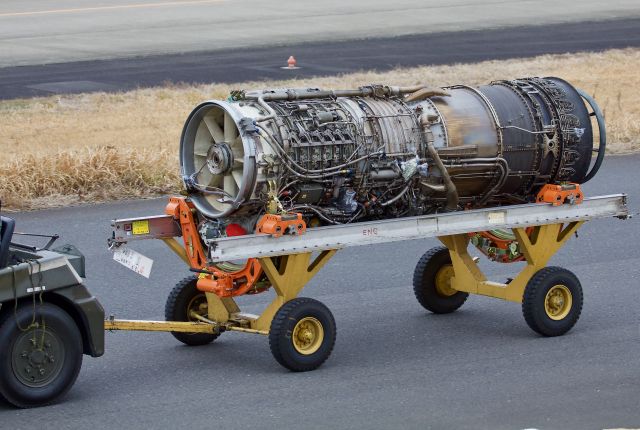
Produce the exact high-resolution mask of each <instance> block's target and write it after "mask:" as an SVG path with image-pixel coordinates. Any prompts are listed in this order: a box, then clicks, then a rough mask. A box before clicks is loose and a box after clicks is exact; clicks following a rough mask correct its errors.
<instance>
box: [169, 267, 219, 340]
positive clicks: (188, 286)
mask: <svg viewBox="0 0 640 430" xmlns="http://www.w3.org/2000/svg"><path fill="white" fill-rule="evenodd" d="M197 283H198V278H197V277H196V276H189V277H188V278H184V279H183V280H182V281H180V282H178V283H177V284H176V286H175V287H173V290H171V293H170V294H169V297H168V298H167V303H166V305H165V308H164V316H165V319H166V320H167V321H197V319H195V318H193V317H192V316H191V311H195V312H196V313H197V314H199V315H201V316H205V317H206V316H207V312H208V309H207V308H208V306H207V296H206V295H205V293H203V292H202V291H200V290H198V288H197V287H196V284H197ZM171 334H172V335H173V337H175V338H176V339H178V340H179V341H180V342H182V343H184V344H185V345H189V346H200V345H206V344H209V343H211V342H213V341H214V340H216V338H217V337H218V336H219V335H218V334H209V333H178V332H171Z"/></svg>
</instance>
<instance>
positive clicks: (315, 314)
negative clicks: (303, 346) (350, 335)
mask: <svg viewBox="0 0 640 430" xmlns="http://www.w3.org/2000/svg"><path fill="white" fill-rule="evenodd" d="M306 317H312V318H315V319H316V320H317V321H319V322H320V324H321V325H322V329H323V331H324V337H323V339H322V342H321V344H320V347H319V348H318V350H317V351H315V352H313V353H312V354H309V355H305V354H302V353H300V352H298V351H297V350H296V348H295V346H294V344H293V338H292V337H293V331H294V328H295V327H296V325H297V324H298V322H299V321H300V320H302V319H303V318H306ZM335 342H336V322H335V319H334V318H333V314H332V313H331V311H330V310H329V308H327V307H326V306H325V305H324V304H322V303H321V302H319V301H317V300H314V299H310V298H306V297H299V298H297V299H293V300H291V301H289V302H287V303H285V304H284V305H282V307H280V309H279V310H278V312H276V315H275V316H274V317H273V321H271V328H270V330H269V347H270V348H271V353H272V354H273V357H274V358H275V359H276V361H277V362H278V363H280V364H281V365H282V366H284V367H286V368H287V369H289V370H292V371H294V372H307V371H309V370H314V369H317V368H318V367H320V366H321V365H322V363H324V362H325V361H326V360H327V359H328V358H329V356H330V355H331V351H333V346H334V345H335Z"/></svg>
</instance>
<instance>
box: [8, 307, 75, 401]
mask: <svg viewBox="0 0 640 430" xmlns="http://www.w3.org/2000/svg"><path fill="white" fill-rule="evenodd" d="M16 319H17V323H18V324H20V327H23V328H24V327H28V326H29V324H30V323H31V322H32V319H33V306H32V305H31V304H25V305H22V306H20V307H18V310H17V312H16V318H13V312H12V313H11V315H10V316H9V317H8V318H5V319H4V321H3V323H2V325H0V345H2V348H1V349H0V393H2V397H4V399H5V400H6V401H8V402H9V403H11V404H12V405H14V406H17V407H19V408H31V407H37V406H45V405H49V404H51V403H53V402H55V401H56V400H58V399H59V398H61V397H62V396H64V395H65V394H66V393H67V392H68V391H69V390H70V389H71V387H72V386H73V384H74V383H75V381H76V378H77V377H78V373H79V372H80V368H81V367H82V354H83V352H82V351H83V348H82V335H81V334H80V330H79V329H78V327H77V325H76V323H75V322H74V320H73V318H71V316H70V315H69V314H67V313H66V312H65V311H64V310H62V309H61V308H59V307H57V306H55V305H53V304H50V303H44V304H42V305H40V304H37V305H36V321H37V322H40V321H42V320H43V319H44V324H45V327H46V328H45V330H46V332H47V333H49V334H50V335H53V336H55V337H56V338H57V339H58V341H59V343H58V347H59V348H60V349H62V350H63V351H64V361H63V362H62V365H61V367H60V370H59V373H58V374H57V375H56V376H55V377H54V379H52V380H51V381H48V382H46V384H45V385H43V386H39V387H30V386H28V385H26V384H25V383H24V382H22V381H21V380H20V379H19V378H18V376H17V375H16V373H15V371H14V366H13V363H12V361H13V360H12V359H13V357H14V355H15V354H18V351H17V350H16V349H15V347H16V341H17V340H18V339H19V338H20V336H22V335H23V334H24V333H25V332H23V331H22V330H21V329H20V328H19V327H18V325H17V324H16ZM32 330H33V329H32ZM36 330H39V329H36ZM36 336H40V332H37V335H36ZM20 357H21V358H22V355H21V356H20ZM53 358H55V357H53ZM24 359H25V360H30V358H29V359H27V358H24ZM52 362H53V361H52ZM30 364H31V363H30V362H27V365H30Z"/></svg>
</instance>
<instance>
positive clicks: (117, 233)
mask: <svg viewBox="0 0 640 430" xmlns="http://www.w3.org/2000/svg"><path fill="white" fill-rule="evenodd" d="M145 221H146V222H147V223H148V224H147V226H148V233H137V232H134V228H133V227H134V223H140V222H141V223H144V222H145ZM111 228H112V231H113V232H112V236H111V241H110V242H115V243H120V242H129V241H132V240H142V239H165V238H171V237H178V236H182V230H180V224H179V223H178V222H177V221H176V220H175V219H174V218H173V217H172V216H170V215H156V216H146V217H138V218H124V219H116V220H113V221H112V222H111Z"/></svg>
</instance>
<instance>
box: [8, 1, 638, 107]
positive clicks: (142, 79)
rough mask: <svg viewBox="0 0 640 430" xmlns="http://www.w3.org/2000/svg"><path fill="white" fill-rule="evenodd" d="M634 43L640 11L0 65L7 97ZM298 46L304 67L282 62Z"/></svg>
mask: <svg viewBox="0 0 640 430" xmlns="http://www.w3.org/2000/svg"><path fill="white" fill-rule="evenodd" d="M639 10H640V7H639ZM630 46H632V47H633V46H634V47H638V46H640V18H624V19H615V20H604V21H590V22H571V23H563V24H546V25H535V26H532V25H529V26H525V27H507V28H497V29H484V30H467V31H458V32H439V33H427V34H415V35H408V36H396V37H383V38H368V39H363V40H344V41H324V42H314V43H292V44H288V45H287V46H269V47H251V48H237V49H223V50H215V51H197V52H188V53H182V54H162V55H151V56H141V57H135V58H114V59H108V60H91V61H73V62H68V63H59V64H47V65H36V66H14V67H5V68H0V99H11V98H18V97H30V96H42V95H50V94H60V93H79V92H87V91H119V90H128V89H133V88H137V87H148V86H158V85H165V84H166V83H168V82H174V83H176V82H187V83H210V82H243V81H244V82H246V81H250V80H261V79H276V80H277V79H291V78H303V77H310V76H319V75H335V74H338V73H348V72H357V71H361V70H379V71H383V70H389V69H392V68H395V67H412V66H419V65H437V64H454V63H458V62H477V61H483V60H497V59H506V58H521V57H532V56H535V55H541V54H559V53H566V52H578V51H602V50H606V49H611V48H626V47H630ZM292 54H293V55H295V56H296V58H297V60H298V65H299V66H300V68H299V69H296V70H283V69H282V66H283V65H285V64H286V59H287V58H289V55H292Z"/></svg>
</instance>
